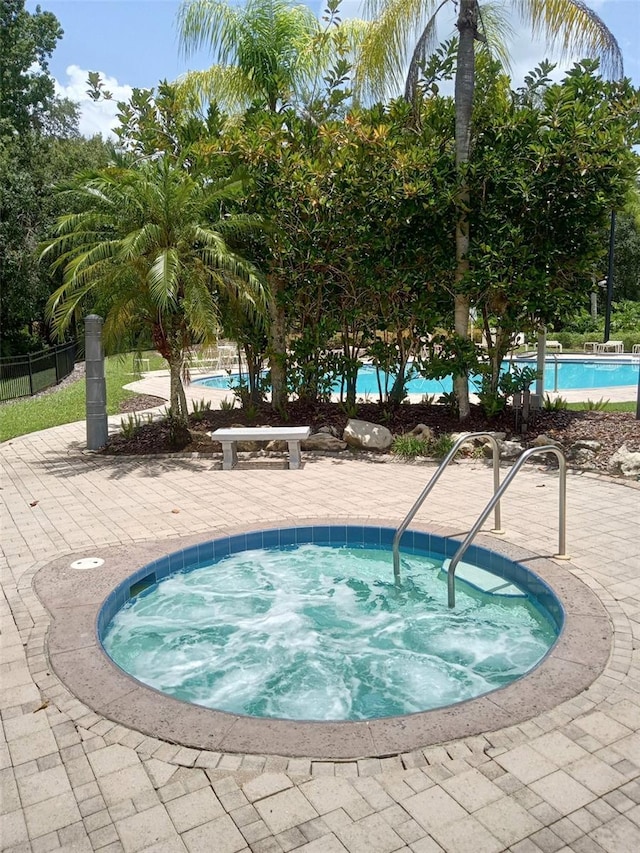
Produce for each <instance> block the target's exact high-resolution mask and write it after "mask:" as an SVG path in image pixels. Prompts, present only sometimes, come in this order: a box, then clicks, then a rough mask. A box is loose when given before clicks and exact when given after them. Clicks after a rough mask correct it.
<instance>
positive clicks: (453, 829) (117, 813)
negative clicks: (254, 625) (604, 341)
mask: <svg viewBox="0 0 640 853" xmlns="http://www.w3.org/2000/svg"><path fill="white" fill-rule="evenodd" d="M157 387H159V386H157ZM147 389H149V386H148V385H147ZM150 393H153V391H150ZM195 396H196V397H199V396H202V395H201V394H199V393H198V394H196V395H195ZM117 420H118V421H119V419H117ZM84 442H85V434H84V425H83V424H72V425H69V426H64V427H59V428H56V429H52V430H46V431H44V432H40V433H35V434H32V435H28V436H24V437H22V438H19V439H14V440H12V441H9V442H6V443H4V444H3V445H1V446H0V459H1V461H2V468H3V473H2V484H1V485H2V491H1V499H2V551H3V556H2V566H1V571H2V575H1V580H2V588H3V592H4V595H3V598H2V601H1V607H2V610H1V613H0V615H1V617H2V663H1V666H0V670H1V673H2V679H1V687H0V712H1V717H2V744H1V745H0V768H1V770H0V780H1V790H2V799H1V813H2V817H1V821H2V822H1V827H2V831H1V838H2V850H3V851H14V853H18V852H20V853H23V851H24V853H26V851H33V853H45V851H49V850H64V851H92V850H100V851H104V853H116V851H126V853H130V852H131V853H134V851H147V853H151V851H155V853H173V851H183V853H184V851H190V853H247V851H254V853H280V851H294V850H295V851H304V853H338V851H342V853H344V851H349V853H392V851H399V852H400V851H401V853H410V851H411V853H435V851H440V850H445V851H449V853H466V852H467V851H469V853H493V851H496V853H497V851H501V850H511V851H514V853H534V851H545V853H554V851H569V850H571V851H577V853H600V851H606V853H632V851H633V853H635V851H638V850H640V626H639V622H640V484H639V483H628V482H627V483H623V482H621V481H612V480H610V479H608V478H605V477H598V476H595V475H587V474H571V475H570V476H569V482H568V494H569V505H568V547H569V552H570V553H571V555H572V558H573V559H572V561H571V563H560V562H558V563H557V567H558V573H559V574H560V573H564V572H567V571H571V572H573V573H574V574H575V575H576V576H577V577H579V578H580V579H581V580H582V581H583V582H584V583H586V584H587V585H588V586H589V587H590V588H591V589H592V590H593V591H594V592H595V594H596V595H597V596H598V597H599V598H600V600H601V602H602V604H603V605H604V607H605V608H606V610H607V612H608V614H609V617H610V620H611V624H612V627H613V630H614V643H613V646H612V652H611V657H610V659H609V662H608V665H607V667H606V669H605V671H604V672H603V673H602V675H600V676H599V677H598V678H597V680H596V681H595V682H594V683H593V684H592V686H591V687H590V688H589V689H588V690H587V691H585V692H584V693H583V694H581V695H580V696H578V697H576V698H575V699H572V700H570V701H568V702H565V703H563V704H562V705H560V706H558V707H557V708H555V709H553V710H552V711H549V712H546V713H544V714H542V715H540V716H537V717H533V718H532V719H530V720H528V721H527V722H525V723H522V724H520V725H515V726H511V727H509V728H504V729H501V730H499V731H497V732H492V733H490V734H486V735H481V736H477V737H473V738H466V739H464V740H458V741H454V742H450V743H444V744H441V745H438V746H432V747H428V748H425V749H420V750H417V751H415V752H411V753H407V754H404V755H400V756H394V757H390V758H382V759H377V758H376V759H371V758H363V759H361V760H358V761H345V762H340V763H334V762H329V761H314V760H313V759H312V757H310V758H308V759H305V758H294V759H289V758H287V757H283V756H273V755H272V756H261V755H233V754H219V753H212V752H203V751H201V750H197V749H189V748H185V747H181V746H179V745H176V744H169V743H165V742H162V741H160V740H157V739H155V738H152V737H148V736H145V735H143V734H141V733H139V732H136V731H134V730H131V729H126V728H125V727H124V726H121V725H118V724H115V723H113V722H111V721H109V720H107V719H104V718H102V717H100V716H99V715H98V714H96V713H94V712H93V711H91V709H89V708H88V707H86V706H84V705H83V704H82V703H81V702H79V701H78V700H77V699H76V698H75V697H74V696H73V695H71V694H70V693H69V692H68V691H67V689H66V688H65V687H64V685H63V684H61V682H60V681H59V680H58V678H57V677H56V676H55V674H54V673H53V671H52V670H51V669H49V667H48V660H47V656H46V649H45V637H46V633H47V629H48V626H49V617H48V615H47V612H46V611H45V610H44V608H43V606H42V605H41V604H40V602H39V601H38V599H37V597H36V595H35V593H34V591H33V588H32V581H33V578H34V575H35V574H36V573H37V571H38V570H39V569H40V568H42V567H44V566H45V565H47V564H48V563H50V562H51V561H52V560H54V559H56V558H60V557H61V556H62V555H65V554H69V555H70V559H71V555H73V557H74V558H75V557H77V556H105V555H107V554H108V550H109V547H110V546H116V545H118V546H122V545H125V546H126V545H127V544H128V543H143V542H148V541H152V540H158V539H161V540H166V548H167V551H171V550H174V549H175V547H177V545H176V542H173V543H172V540H177V538H178V537H182V536H187V535H193V534H199V533H201V534H202V537H203V539H204V538H211V537H212V535H213V534H214V533H215V532H217V531H222V530H225V529H227V528H229V527H234V526H238V525H242V524H259V523H262V522H265V523H273V522H278V521H283V522H285V523H295V521H296V519H299V518H309V517H318V518H335V517H349V516H357V517H358V518H363V517H371V518H375V519H380V518H388V519H389V521H390V522H391V523H393V522H399V521H400V519H401V518H402V516H403V515H404V513H405V512H406V510H407V509H408V507H409V506H410V505H411V503H412V502H413V499H414V497H415V496H416V495H417V494H418V493H419V491H420V490H421V488H422V486H423V485H424V483H425V482H426V480H427V478H428V476H429V475H430V472H431V470H432V469H429V468H425V467H423V466H417V465H406V464H394V463H389V464H374V463H371V462H365V461H346V460H343V459H341V458H339V457H334V458H332V457H322V458H314V459H313V460H312V459H311V458H309V460H308V461H307V463H306V465H305V466H304V468H303V470H301V471H288V470H280V469H274V468H266V467H265V466H264V465H260V464H259V463H258V464H256V465H254V467H251V468H246V469H239V470H235V471H230V472H227V471H225V472H223V471H221V470H219V468H220V463H219V461H218V460H214V461H212V460H210V459H198V458H173V459H161V460H153V459H118V458H112V459H109V458H103V457H100V456H96V455H94V454H87V453H84V452H83V447H84ZM490 478H491V475H490V470H489V469H488V468H487V467H485V466H484V465H483V464H482V463H480V462H465V463H463V464H460V465H456V466H453V467H452V468H451V470H450V471H449V472H448V473H447V475H446V476H445V478H444V479H443V481H442V483H441V484H440V485H439V486H438V491H437V493H435V492H434V499H433V500H431V501H430V502H429V503H428V504H427V505H426V506H425V507H424V509H423V510H422V511H421V513H420V514H419V515H418V519H420V520H422V521H423V522H427V521H428V522H433V523H434V524H447V525H449V526H450V525H452V524H453V525H459V529H460V532H463V531H465V530H467V529H468V528H469V527H470V525H471V524H472V522H473V521H474V520H475V518H476V516H477V515H478V513H479V511H480V509H481V508H482V506H483V504H484V502H485V501H486V499H487V494H488V491H489V490H490V481H491V480H490ZM555 479H556V475H555V474H554V473H552V472H551V473H550V472H547V471H546V470H544V469H541V468H538V467H536V466H528V467H527V469H526V470H525V471H523V472H522V473H521V475H520V476H519V477H518V478H517V479H516V480H515V481H514V485H513V487H512V489H511V490H510V491H509V493H508V495H507V498H506V500H505V502H504V507H503V525H504V527H505V528H506V530H507V533H506V536H505V539H506V540H507V541H509V542H512V543H513V544H518V545H522V546H526V547H527V548H529V549H530V550H532V551H536V552H538V553H540V554H542V555H544V556H550V555H551V554H553V553H554V550H555V543H556V536H557V534H556V523H557V487H556V482H555ZM92 571H99V569H96V570H91V571H88V572H83V573H80V572H79V573H78V583H91V572H92Z"/></svg>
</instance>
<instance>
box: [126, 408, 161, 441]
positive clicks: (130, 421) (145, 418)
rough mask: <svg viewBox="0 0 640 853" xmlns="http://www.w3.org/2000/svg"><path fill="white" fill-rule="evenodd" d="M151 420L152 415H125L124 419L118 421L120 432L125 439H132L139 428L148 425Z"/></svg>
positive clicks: (134, 413) (135, 413)
mask: <svg viewBox="0 0 640 853" xmlns="http://www.w3.org/2000/svg"><path fill="white" fill-rule="evenodd" d="M152 420H153V417H152V415H150V414H148V413H147V414H146V415H139V414H138V413H137V412H133V413H132V414H130V415H127V417H126V418H122V419H121V420H120V428H121V430H122V434H123V436H124V437H125V438H127V439H128V438H133V436H134V435H135V434H136V433H137V431H138V430H139V429H140V427H142V426H144V425H145V424H150V423H151V421H152Z"/></svg>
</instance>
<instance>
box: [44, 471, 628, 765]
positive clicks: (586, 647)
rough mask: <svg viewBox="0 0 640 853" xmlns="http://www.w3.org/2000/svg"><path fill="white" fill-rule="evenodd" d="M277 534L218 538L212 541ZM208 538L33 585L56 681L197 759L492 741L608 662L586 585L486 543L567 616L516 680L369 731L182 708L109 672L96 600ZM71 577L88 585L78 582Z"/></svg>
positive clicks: (579, 686)
mask: <svg viewBox="0 0 640 853" xmlns="http://www.w3.org/2000/svg"><path fill="white" fill-rule="evenodd" d="M618 482H619V481H618ZM313 522H315V523H316V524H318V523H320V524H365V525H380V526H386V525H388V519H386V520H375V519H353V518H349V519H347V520H345V519H344V518H342V519H318V518H315V519H296V520H295V523H293V521H292V522H291V523H290V524H289V525H288V526H308V525H309V524H310V523H313ZM280 526H281V525H280V524H259V525H256V524H254V525H249V526H243V527H242V528H234V529H232V530H230V529H227V530H224V531H222V530H218V529H216V530H215V531H212V533H211V536H210V537H209V538H214V537H215V536H218V535H227V534H229V535H231V534H235V533H246V532H250V531H253V530H265V529H269V528H273V527H280ZM413 527H414V529H416V530H421V531H424V532H430V533H434V534H438V535H441V536H451V535H455V534H458V535H459V533H460V531H459V530H457V529H453V528H443V527H436V526H431V527H426V526H423V525H419V524H416V525H413ZM205 540H206V537H205V536H204V535H202V534H198V535H190V536H187V537H180V538H172V539H168V540H160V541H154V542H147V543H144V544H139V545H133V546H118V547H112V548H110V549H109V552H108V553H105V554H102V556H104V557H105V558H106V562H105V565H104V566H103V567H101V568H100V569H95V570H89V571H87V572H83V573H82V574H79V573H78V572H77V571H74V570H72V569H70V568H69V563H70V562H71V560H72V559H73V557H74V555H67V556H65V557H64V558H59V559H57V560H55V561H53V562H52V563H49V564H47V565H46V566H45V567H43V568H42V569H41V570H40V571H39V572H38V574H37V577H36V578H35V588H36V591H37V593H38V596H39V597H40V599H41V600H42V602H43V604H44V605H45V606H46V607H47V609H48V610H49V612H50V614H51V617H52V623H51V626H50V629H49V637H48V653H49V659H50V661H51V664H52V666H53V668H54V670H55V671H56V673H57V675H58V676H59V677H60V679H61V680H62V682H63V683H64V684H66V685H67V687H68V689H70V690H71V691H72V693H73V694H74V695H75V696H77V697H78V699H79V700H80V701H81V702H83V703H85V704H86V705H87V706H88V707H89V708H91V709H92V710H94V711H95V712H96V713H98V714H100V715H102V716H103V717H106V718H107V719H110V720H114V721H115V722H116V723H120V724H122V725H124V726H127V727H129V728H132V729H135V730H138V731H141V732H143V733H144V734H146V735H149V736H151V737H153V738H157V739H160V740H164V741H169V742H171V743H179V744H182V745H184V746H186V747H191V748H193V749H199V750H213V751H218V752H226V753H251V754H270V755H280V756H282V755H290V756H313V757H314V758H319V759H324V760H331V759H336V760H349V759H356V758H367V757H378V758H379V757H383V756H389V755H397V754H401V753H407V752H410V751H412V750H416V749H419V748H421V747H426V746H430V745H435V744H440V743H443V742H446V741H449V740H454V739H458V738H462V737H467V736H474V735H479V734H483V733H485V732H490V731H495V730H497V729H501V728H504V727H506V726H510V725H514V724H518V723H520V722H523V721H525V720H527V719H530V718H531V717H534V716H537V715H538V714H541V713H543V712H546V711H550V710H552V709H553V708H555V707H556V706H557V705H559V704H560V703H562V702H565V701H567V700H571V699H573V698H574V697H576V696H577V695H578V694H580V693H581V692H582V691H584V690H585V689H587V688H588V687H589V685H591V684H592V682H593V681H594V680H595V679H596V678H597V677H598V676H599V675H600V674H601V672H602V670H603V669H604V667H605V665H606V663H607V660H608V658H609V652H610V647H611V636H612V635H611V626H610V620H609V615H608V614H607V612H606V610H605V608H604V607H603V605H602V603H601V602H600V600H599V599H598V597H597V596H596V595H595V594H594V593H593V592H592V591H591V590H590V589H589V588H588V587H587V586H586V585H585V584H584V583H582V582H581V581H580V580H579V579H578V578H577V577H575V576H574V575H573V574H571V573H570V572H567V571H563V567H562V566H559V565H557V564H555V563H553V562H552V561H551V560H548V559H546V558H543V557H539V556H537V555H535V554H533V553H531V552H529V551H525V550H524V549H522V548H520V547H517V546H514V545H510V544H508V543H505V542H501V541H497V540H496V539H495V538H493V537H491V536H487V535H483V536H480V537H478V540H477V541H478V544H480V545H483V546H484V547H488V548H490V549H491V550H494V551H496V552H498V553H500V554H503V555H505V556H507V557H509V558H511V559H514V560H517V561H518V562H521V563H524V564H525V565H526V566H527V567H528V568H529V569H530V570H531V571H533V572H535V573H536V574H538V575H539V576H540V577H541V578H542V579H543V580H545V581H546V582H547V583H548V584H549V585H550V586H551V587H552V588H553V590H554V592H555V593H556V595H557V596H558V598H559V599H560V600H561V602H562V604H563V606H564V608H565V612H566V623H565V629H564V631H563V633H562V635H561V636H560V638H559V640H558V642H557V643H556V645H555V646H554V647H553V649H552V651H551V652H550V654H549V655H548V656H547V657H546V658H545V659H544V660H543V661H542V662H541V663H540V664H539V665H538V666H537V667H536V668H535V669H534V670H533V671H531V672H530V673H529V674H528V675H526V676H525V677H523V678H522V679H520V680H519V681H517V682H514V683H513V684H511V685H508V686H507V687H504V688H500V689H499V690H496V691H493V692H491V693H489V694H485V695H484V696H481V697H478V698H477V699H472V700H469V701H467V702H464V703H460V704H459V705H455V706H451V707H449V708H443V709H436V710H433V711H425V712H421V713H419V714H412V715H407V716H403V717H391V718H384V719H379V720H373V721H368V722H334V723H323V722H304V723H302V722H294V721H283V720H267V719H255V718H250V717H240V716H236V715H233V714H228V713H224V712H220V711H213V710H210V709H207V708H203V707H200V706H196V705H191V704H188V703H185V702H181V701H180V700H177V699H174V698H172V697H170V696H167V695H166V694H162V693H159V692H158V691H156V690H153V689H152V688H149V687H146V686H144V685H143V684H141V683H140V682H138V681H136V680H135V679H133V678H132V677H131V676H129V675H127V674H126V673H124V672H123V671H122V670H120V669H119V668H118V667H116V665H115V664H113V663H112V661H111V660H110V659H109V658H108V657H107V655H106V654H105V653H104V652H103V651H102V647H101V645H100V644H99V642H98V640H97V636H96V631H95V623H96V617H97V613H98V611H99V609H100V606H101V604H102V601H103V600H104V598H106V596H107V595H108V594H109V592H110V591H111V590H112V589H113V588H114V586H115V585H116V584H117V583H118V582H120V581H121V580H123V579H124V578H125V577H127V576H128V575H129V574H131V573H132V572H133V571H134V570H135V569H137V568H140V567H141V566H142V565H144V564H145V563H147V562H151V561H152V560H154V559H156V558H157V557H159V556H161V555H163V554H166V553H167V552H168V551H169V550H171V551H173V550H179V549H180V548H184V547H189V546H190V545H193V544H196V543H198V542H202V541H205ZM167 546H169V547H167ZM80 577H81V578H83V579H84V581H85V583H83V584H80V583H79V579H80Z"/></svg>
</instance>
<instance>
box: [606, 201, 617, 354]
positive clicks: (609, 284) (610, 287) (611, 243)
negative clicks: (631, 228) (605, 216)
mask: <svg viewBox="0 0 640 853" xmlns="http://www.w3.org/2000/svg"><path fill="white" fill-rule="evenodd" d="M615 242H616V212H615V210H612V211H611V227H610V228H609V267H608V270H607V309H606V312H605V315H604V343H606V342H607V341H608V340H609V333H610V331H611V303H612V301H613V251H614V248H615Z"/></svg>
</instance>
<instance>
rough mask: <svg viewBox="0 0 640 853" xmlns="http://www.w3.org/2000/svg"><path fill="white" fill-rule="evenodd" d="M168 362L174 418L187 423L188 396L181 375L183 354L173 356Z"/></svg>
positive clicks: (171, 405)
mask: <svg viewBox="0 0 640 853" xmlns="http://www.w3.org/2000/svg"><path fill="white" fill-rule="evenodd" d="M168 361H169V376H170V392H169V406H170V407H171V411H172V412H173V416H174V418H176V419H177V420H179V421H184V423H186V422H187V418H188V411H187V396H186V394H185V393H184V385H183V384H182V377H181V375H180V374H181V372H182V353H179V354H178V355H175V354H172V355H171V357H170V358H169V359H168Z"/></svg>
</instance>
